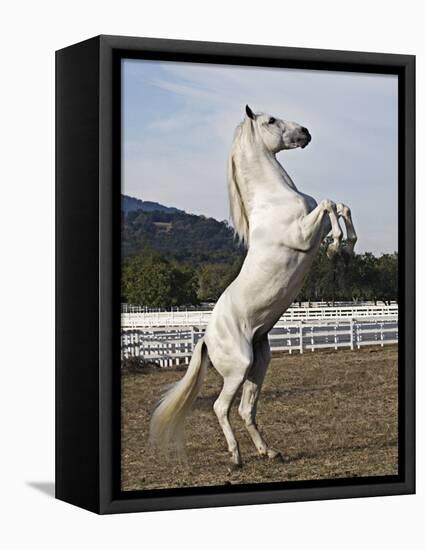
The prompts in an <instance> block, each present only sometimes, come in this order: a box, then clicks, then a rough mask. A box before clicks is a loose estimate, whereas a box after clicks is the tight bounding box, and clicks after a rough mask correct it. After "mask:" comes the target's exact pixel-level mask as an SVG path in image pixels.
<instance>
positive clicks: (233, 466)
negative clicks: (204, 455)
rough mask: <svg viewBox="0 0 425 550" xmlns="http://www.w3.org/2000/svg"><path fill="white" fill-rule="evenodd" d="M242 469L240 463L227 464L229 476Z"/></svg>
mask: <svg viewBox="0 0 425 550" xmlns="http://www.w3.org/2000/svg"><path fill="white" fill-rule="evenodd" d="M241 468H242V462H237V463H236V462H232V463H231V464H229V466H228V467H227V471H228V472H229V474H231V473H233V472H237V471H239V470H240V469H241Z"/></svg>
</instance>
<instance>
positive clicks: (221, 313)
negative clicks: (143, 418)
mask: <svg viewBox="0 0 425 550" xmlns="http://www.w3.org/2000/svg"><path fill="white" fill-rule="evenodd" d="M246 115H247V116H246V117H245V119H244V120H243V122H242V123H241V124H240V125H239V126H238V127H237V129H236V132H235V137H234V140H233V144H232V147H231V152H230V156H229V165H228V186H229V199H230V209H231V217H232V221H233V225H234V228H235V231H236V233H237V235H238V236H239V238H240V240H241V241H242V242H243V243H244V244H245V246H246V247H247V248H248V251H247V255H246V258H245V261H244V263H243V265H242V268H241V270H240V273H239V275H238V276H237V277H236V279H235V280H234V281H233V282H232V283H231V284H230V285H229V286H228V287H227V288H226V290H225V291H224V292H223V294H222V295H221V296H220V298H219V300H218V301H217V303H216V305H215V307H214V310H213V312H212V315H211V319H210V322H209V324H208V327H207V329H206V332H205V335H204V337H203V338H202V339H201V340H199V342H198V343H197V345H196V346H195V349H194V352H193V355H192V358H191V360H190V363H189V366H188V369H187V371H186V373H185V375H184V377H183V378H182V379H181V380H180V381H179V382H177V383H176V384H175V385H174V386H173V387H172V388H171V389H170V390H169V391H168V392H167V393H166V394H165V395H164V396H163V398H162V399H161V401H160V403H159V405H158V406H157V408H156V409H155V411H154V413H153V416H152V419H151V425H150V439H151V441H152V442H153V443H154V444H156V445H158V446H160V447H167V446H169V445H176V446H177V448H180V449H181V448H182V445H183V425H184V420H185V417H186V415H187V413H188V412H189V410H190V408H191V406H192V404H193V402H194V400H195V399H196V396H197V395H198V393H199V391H200V388H201V385H202V382H203V379H204V376H205V373H206V370H207V367H208V364H209V363H211V364H212V365H213V366H214V367H215V368H216V370H217V371H218V372H219V374H220V375H221V376H222V377H223V388H222V390H221V393H220V395H219V396H218V398H217V400H216V401H215V403H214V412H215V414H216V415H217V418H218V421H219V423H220V426H221V428H222V430H223V433H224V436H225V438H226V441H227V445H228V449H229V453H230V457H231V462H232V464H233V465H234V466H240V465H241V456H240V452H239V446H238V443H237V441H236V438H235V436H234V433H233V430H232V427H231V425H230V422H229V412H230V408H231V406H232V403H233V400H234V398H235V395H236V393H237V391H238V390H239V388H240V387H241V386H242V387H243V389H242V397H241V401H240V405H239V414H240V416H241V417H242V419H243V420H244V422H245V425H246V428H247V430H248V432H249V435H250V436H251V439H252V441H253V443H254V445H255V447H256V448H257V450H258V452H259V453H260V455H263V456H267V457H269V458H276V457H279V456H280V453H279V452H277V451H275V450H274V449H272V448H270V447H269V446H268V445H267V443H266V442H265V440H264V438H263V436H262V435H261V434H260V432H259V430H258V428H257V425H256V420H255V416H256V408H257V402H258V398H259V395H260V391H261V386H262V383H263V380H264V376H265V374H266V371H267V367H268V366H269V363H270V357H271V354H270V347H269V343H268V337H267V335H268V333H269V331H270V330H271V329H272V327H273V326H274V325H275V323H276V322H277V321H278V319H279V318H280V316H281V315H282V313H283V312H284V311H285V310H286V309H287V308H288V307H289V306H290V305H291V304H292V302H293V301H294V299H295V297H296V296H297V294H298V292H299V291H300V289H301V286H302V284H303V281H304V278H305V276H306V274H307V273H308V271H309V269H310V267H311V264H312V262H313V260H314V258H315V256H316V254H317V252H318V250H319V247H320V244H321V242H322V240H323V239H324V237H325V236H326V235H328V233H329V232H330V231H331V235H332V239H333V240H332V243H331V244H330V245H329V247H328V250H327V254H328V256H329V257H332V256H334V255H335V254H340V253H341V252H343V253H344V254H347V255H351V254H353V250H354V245H355V242H356V240H357V236H356V233H355V230H354V226H353V223H352V220H351V213H350V209H349V208H348V207H346V206H344V205H343V204H337V205H336V204H335V203H334V202H332V201H330V200H323V201H322V202H321V203H320V204H317V202H316V201H315V200H314V199H313V198H312V197H309V196H308V195H305V194H304V193H302V192H301V191H299V190H298V189H297V188H296V186H295V184H294V182H293V181H292V180H291V178H290V177H289V175H288V174H287V172H286V171H285V170H284V168H283V167H282V165H281V164H280V163H279V162H278V160H277V159H276V153H278V152H279V151H282V150H284V149H294V148H296V147H301V148H304V147H306V146H307V145H308V144H309V143H310V141H311V136H310V133H309V131H308V130H307V129H306V128H304V127H302V126H300V125H299V124H296V123H294V122H287V121H284V120H280V119H277V118H274V117H272V116H270V115H267V114H264V113H258V114H254V113H253V112H252V110H251V109H250V108H249V107H248V105H247V106H246ZM340 217H342V218H343V219H344V221H345V226H346V230H347V244H346V245H345V246H344V248H343V249H342V248H341V239H342V231H341V227H340V225H339V221H338V219H339V218H340Z"/></svg>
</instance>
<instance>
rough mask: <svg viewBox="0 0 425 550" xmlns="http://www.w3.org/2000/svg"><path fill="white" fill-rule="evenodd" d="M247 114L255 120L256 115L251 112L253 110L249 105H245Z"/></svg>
mask: <svg viewBox="0 0 425 550" xmlns="http://www.w3.org/2000/svg"><path fill="white" fill-rule="evenodd" d="M245 112H246V114H247V116H248V117H249V118H250V119H251V120H255V115H254V113H253V112H252V111H251V108H250V106H249V105H245Z"/></svg>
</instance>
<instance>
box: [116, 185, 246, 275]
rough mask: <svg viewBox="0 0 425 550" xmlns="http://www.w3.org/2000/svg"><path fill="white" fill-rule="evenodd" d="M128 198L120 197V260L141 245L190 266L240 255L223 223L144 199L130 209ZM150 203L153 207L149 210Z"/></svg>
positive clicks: (241, 253) (227, 260)
mask: <svg viewBox="0 0 425 550" xmlns="http://www.w3.org/2000/svg"><path fill="white" fill-rule="evenodd" d="M129 199H130V197H126V196H125V195H123V196H122V205H123V207H122V218H121V221H122V254H123V259H125V258H127V257H128V256H131V255H134V254H137V253H138V252H140V251H141V250H142V249H144V248H149V249H151V250H153V251H155V252H157V253H159V254H160V255H161V256H165V257H167V258H169V259H170V258H171V259H175V260H177V261H178V262H181V263H186V264H190V265H193V266H197V265H202V264H205V263H226V264H228V263H233V262H234V261H235V260H238V259H240V258H242V257H243V254H244V252H243V249H242V248H241V247H240V246H239V245H238V244H237V242H236V240H235V238H234V234H233V230H232V228H231V227H230V226H229V225H228V224H227V223H226V222H224V221H222V222H219V221H217V220H215V219H214V218H206V217H205V216H197V215H195V214H188V213H186V212H184V211H182V210H177V209H172V208H169V207H165V206H163V205H160V204H158V203H146V202H144V201H140V202H139V203H138V205H139V206H140V208H139V209H137V210H131V209H128V204H129ZM133 200H135V199H133ZM133 204H134V206H136V205H137V204H136V203H133ZM153 204H155V205H157V209H156V210H152V205H153ZM146 207H147V208H146Z"/></svg>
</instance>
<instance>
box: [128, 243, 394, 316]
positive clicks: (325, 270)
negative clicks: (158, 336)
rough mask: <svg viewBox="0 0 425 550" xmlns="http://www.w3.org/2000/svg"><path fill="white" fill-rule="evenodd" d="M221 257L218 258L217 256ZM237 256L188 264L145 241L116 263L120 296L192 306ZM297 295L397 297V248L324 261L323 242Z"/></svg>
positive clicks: (231, 271) (216, 290) (210, 298)
mask: <svg viewBox="0 0 425 550" xmlns="http://www.w3.org/2000/svg"><path fill="white" fill-rule="evenodd" d="M220 260H221V258H220ZM242 262H243V256H239V255H237V256H231V259H230V261H228V262H227V263H225V262H223V261H220V262H217V261H215V262H214V261H210V262H205V261H204V262H202V263H199V264H193V263H188V262H181V261H179V260H178V259H175V258H173V257H172V256H171V255H170V254H163V253H159V252H158V251H154V250H153V249H151V248H149V247H148V246H145V247H143V248H142V249H139V250H138V251H137V252H136V253H134V254H131V255H129V256H126V257H125V258H124V260H123V265H122V277H121V283H122V284H121V299H122V301H123V302H126V303H131V304H139V305H142V306H147V307H157V308H166V307H175V306H193V305H198V304H200V303H201V302H215V301H216V300H217V299H218V298H219V296H220V294H221V293H222V292H223V290H224V289H225V288H226V287H227V286H228V285H229V284H230V283H231V282H232V280H233V279H234V278H235V277H236V276H237V274H238V273H239V270H240V268H241V265H242ZM297 299H298V300H300V301H307V302H308V301H311V302H313V301H323V302H329V303H332V302H335V301H364V300H368V301H369V300H370V301H378V300H382V301H390V300H391V301H392V300H397V299H398V253H393V254H383V255H381V256H379V257H377V256H375V255H373V254H372V253H370V252H366V253H363V254H356V255H355V256H354V257H353V258H351V260H350V261H348V262H347V261H345V260H344V259H343V257H337V258H336V259H334V260H332V261H331V260H329V259H328V258H327V256H326V244H324V245H323V246H322V247H321V249H320V251H319V253H318V255H317V257H316V258H315V260H314V263H313V265H312V268H311V270H310V272H309V273H308V275H307V277H306V279H305V281H304V285H303V287H302V290H301V292H300V293H299V295H298V297H297Z"/></svg>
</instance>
